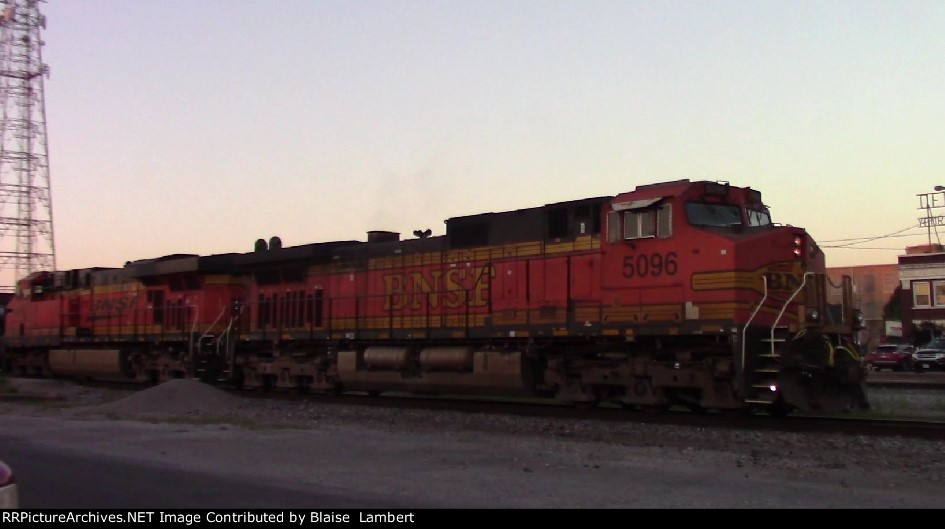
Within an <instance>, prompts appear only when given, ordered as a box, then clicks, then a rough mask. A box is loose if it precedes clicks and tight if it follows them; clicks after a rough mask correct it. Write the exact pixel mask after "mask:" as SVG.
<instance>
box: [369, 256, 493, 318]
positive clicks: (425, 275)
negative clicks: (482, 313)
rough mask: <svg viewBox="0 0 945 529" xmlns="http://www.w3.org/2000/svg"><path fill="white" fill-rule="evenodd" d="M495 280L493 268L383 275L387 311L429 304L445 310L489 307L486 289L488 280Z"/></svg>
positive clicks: (452, 269)
mask: <svg viewBox="0 0 945 529" xmlns="http://www.w3.org/2000/svg"><path fill="white" fill-rule="evenodd" d="M491 277H495V269H494V268H493V267H491V266H485V267H482V268H477V269H475V270H469V269H466V268H451V269H449V270H447V271H446V272H445V273H444V272H443V270H429V271H426V272H411V273H409V274H391V275H386V276H384V278H383V279H384V293H385V294H386V295H387V299H386V300H385V301H384V310H401V309H405V308H408V309H420V308H422V307H424V306H426V305H425V303H426V301H429V305H430V308H431V309H436V308H439V307H441V306H442V307H445V308H449V309H454V308H457V307H462V306H463V305H466V304H467V303H468V305H469V306H470V307H482V306H485V305H486V290H487V289H488V288H489V278H491Z"/></svg>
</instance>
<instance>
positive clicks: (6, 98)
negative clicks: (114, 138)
mask: <svg viewBox="0 0 945 529" xmlns="http://www.w3.org/2000/svg"><path fill="white" fill-rule="evenodd" d="M44 1H45V0H0V112H2V114H0V292H12V291H13V289H14V287H15V286H16V282H17V281H19V280H20V279H22V278H24V277H26V276H28V275H30V274H31V273H33V272H37V271H40V270H49V271H53V270H55V269H56V251H55V246H54V244H53V219H52V193H51V190H50V185H49V152H48V140H47V135H46V100H45V93H44V88H43V80H44V78H46V77H48V76H49V67H48V66H47V65H46V64H44V63H43V56H42V47H43V44H44V42H43V40H42V38H41V36H40V30H44V29H46V17H45V16H43V15H42V14H41V13H40V11H39V4H40V3H41V2H44Z"/></svg>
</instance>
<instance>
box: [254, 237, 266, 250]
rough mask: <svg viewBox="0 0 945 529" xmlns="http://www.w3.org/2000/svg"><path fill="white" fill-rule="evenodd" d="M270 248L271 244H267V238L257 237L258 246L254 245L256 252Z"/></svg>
mask: <svg viewBox="0 0 945 529" xmlns="http://www.w3.org/2000/svg"><path fill="white" fill-rule="evenodd" d="M268 249H269V245H268V244H266V239H256V246H254V247H253V251H254V252H265V251H266V250H268Z"/></svg>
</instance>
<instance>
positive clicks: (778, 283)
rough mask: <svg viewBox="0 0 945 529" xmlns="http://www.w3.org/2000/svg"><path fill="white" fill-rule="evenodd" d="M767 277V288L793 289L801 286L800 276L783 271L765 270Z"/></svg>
mask: <svg viewBox="0 0 945 529" xmlns="http://www.w3.org/2000/svg"><path fill="white" fill-rule="evenodd" d="M765 277H766V278H768V290H789V291H792V292H793V291H795V290H797V288H798V287H800V286H801V276H799V275H795V274H788V273H785V272H765Z"/></svg>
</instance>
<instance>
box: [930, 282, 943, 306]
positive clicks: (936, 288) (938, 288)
mask: <svg viewBox="0 0 945 529" xmlns="http://www.w3.org/2000/svg"><path fill="white" fill-rule="evenodd" d="M932 291H933V292H934V293H935V306H936V307H945V281H936V282H934V283H932Z"/></svg>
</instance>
